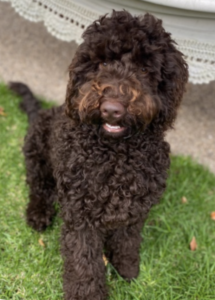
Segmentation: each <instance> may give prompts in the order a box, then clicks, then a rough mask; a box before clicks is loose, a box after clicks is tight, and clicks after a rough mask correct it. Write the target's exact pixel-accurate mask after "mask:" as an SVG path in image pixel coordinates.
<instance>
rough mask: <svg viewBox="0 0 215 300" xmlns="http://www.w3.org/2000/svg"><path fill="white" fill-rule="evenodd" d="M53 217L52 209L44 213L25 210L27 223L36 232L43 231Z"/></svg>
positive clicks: (53, 211)
mask: <svg viewBox="0 0 215 300" xmlns="http://www.w3.org/2000/svg"><path fill="white" fill-rule="evenodd" d="M54 215H55V210H54V208H53V209H51V210H46V211H39V210H30V209H29V207H28V209H27V223H28V225H29V226H31V227H32V228H33V229H35V230H37V231H44V230H45V229H46V228H47V227H48V226H49V225H50V224H51V223H52V219H53V216H54Z"/></svg>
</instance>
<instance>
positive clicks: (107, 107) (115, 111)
mask: <svg viewBox="0 0 215 300" xmlns="http://www.w3.org/2000/svg"><path fill="white" fill-rule="evenodd" d="M100 111H101V114H102V117H103V118H105V119H108V120H109V119H111V120H117V119H120V118H121V117H122V116H123V115H124V114H125V108H124V106H123V105H122V104H121V103H119V102H113V101H104V102H103V103H102V105H101V106H100Z"/></svg>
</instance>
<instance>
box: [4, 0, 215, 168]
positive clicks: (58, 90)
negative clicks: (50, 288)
mask: <svg viewBox="0 0 215 300" xmlns="http://www.w3.org/2000/svg"><path fill="white" fill-rule="evenodd" d="M11 2H12V3H11ZM11 2H1V1H0V81H1V82H4V83H7V82H8V81H21V82H24V83H26V84H28V85H29V86H30V87H31V89H32V90H33V92H34V93H36V94H37V95H39V96H41V97H43V98H45V99H47V100H53V101H55V102H56V103H59V104H60V103H63V101H64V98H65V91H66V85H67V78H68V74H67V68H68V66H69V64H70V62H71V60H72V57H73V55H74V53H75V51H76V49H77V46H78V45H77V43H76V42H80V41H81V32H82V31H83V30H84V27H85V25H82V27H80V26H79V24H77V27H76V28H75V27H74V26H73V31H72V34H73V35H74V40H73V41H72V39H73V36H70V35H71V33H70V32H69V30H70V27H68V28H67V27H65V26H64V23H63V22H62V18H64V21H65V16H66V18H69V12H66V13H65V14H64V15H63V16H61V14H58V13H57V12H55V11H51V8H50V9H49V15H48V17H45V18H44V20H42V17H41V21H40V13H41V6H43V8H45V9H46V11H47V6H46V3H49V2H50V1H41V2H42V3H41V2H38V3H37V5H38V8H39V9H40V10H38V11H37V12H36V13H35V11H31V6H29V9H28V10H27V11H26V15H25V18H23V17H22V16H21V15H23V11H24V8H23V7H21V6H22V5H21V4H20V3H25V2H26V3H27V2H28V3H30V2H32V3H36V2H37V1H36V0H34V1H33V0H32V1H29V0H27V1H15V0H14V1H11ZM66 2H69V1H65V3H66ZM71 2H74V3H75V1H71ZM76 2H77V1H76ZM81 2H83V1H80V3H81ZM97 2H98V1H97ZM110 2H111V1H110ZM112 2H116V1H112ZM121 2H123V1H122V0H121ZM139 2H140V1H139ZM139 2H138V3H139ZM143 2H144V1H142V3H141V4H142V5H144V3H145V6H146V11H150V12H152V13H155V14H156V9H155V6H153V5H152V6H150V7H149V6H147V5H149V4H148V3H147V2H144V3H143ZM150 2H156V1H150ZM157 2H159V1H157ZM160 2H162V0H160ZM166 2H168V0H166ZM174 2H175V1H173V2H172V3H174ZM178 2H179V3H180V1H178ZM182 2H184V1H182V0H181V3H182ZM194 2H195V1H194ZM197 2H198V1H197ZM199 2H201V3H202V2H203V1H199ZM206 2H210V1H206ZM206 2H205V3H206ZM44 3H45V4H44ZM125 3H126V5H127V6H126V9H128V7H130V8H131V9H130V10H131V12H133V11H134V9H133V7H132V5H133V4H134V3H136V8H135V9H136V10H137V9H138V5H139V4H138V3H137V1H136V2H135V1H125ZM132 3H133V4H132ZM187 3H188V4H189V1H188V2H187ZM85 4H86V1H85ZM161 4H162V3H161ZM182 4H183V3H182ZM188 4H187V5H188ZM19 5H20V6H19ZM95 5H96V1H92V7H93V6H95ZM121 5H122V4H121ZM213 5H214V4H213ZM12 6H14V7H15V8H16V10H15V9H14V8H13V7H12ZM110 6H111V4H110V5H109V7H108V8H107V9H109V10H110ZM113 6H114V7H116V8H117V7H118V6H117V4H116V3H114V5H113ZM173 6H174V5H173ZM83 7H84V4H83ZM188 8H189V7H188ZM211 8H212V6H211ZM103 9H104V10H105V5H104V6H103ZM159 9H160V12H161V13H162V12H163V13H164V14H165V16H166V18H167V19H166V21H165V22H164V25H165V24H167V29H168V31H170V32H171V24H173V23H174V20H176V23H177V22H179V23H183V22H182V21H181V19H180V20H179V19H178V20H179V21H177V16H180V15H183V13H184V15H186V14H187V10H183V7H181V8H180V7H179V8H177V16H176V15H174V11H173V10H171V9H170V8H168V7H166V6H162V5H161V6H159ZM200 9H202V11H200ZM214 9H215V7H214ZM195 10H196V12H195V15H192V13H191V14H190V16H188V15H186V18H187V20H188V21H192V20H194V18H196V19H195V20H197V21H196V24H200V23H201V22H200V21H198V16H199V20H201V16H203V17H204V14H207V12H205V11H204V7H203V6H202V7H197V8H195ZM17 11H19V13H18V12H17ZM94 11H95V10H94ZM96 12H97V14H99V13H100V12H101V14H103V13H102V9H100V10H99V8H98V7H97V11H96ZM67 13H68V16H67ZM83 13H84V12H83ZM81 14H82V13H81V12H79V15H78V14H77V15H76V16H77V18H79V19H80V18H81V17H82V16H81ZM157 15H158V17H160V15H159V13H158V14H157ZM208 15H209V19H210V20H213V17H214V20H215V10H214V12H210V13H209V14H208ZM26 16H27V18H28V19H31V21H37V22H31V21H29V20H27V19H26ZM52 16H53V19H51V20H50V18H52ZM95 16H96V14H95ZM43 17H44V15H43ZM92 17H93V14H91V16H90V17H89V18H88V19H87V20H88V21H89V23H91V18H92ZM205 19H206V17H205ZM53 20H54V22H53ZM214 20H213V22H214V24H215V21H214ZM61 22H62V23H61ZM74 22H76V23H78V22H77V21H76V20H73V19H70V22H69V25H70V26H71V25H73V24H72V23H74ZM55 24H56V28H57V30H58V31H57V30H55ZM190 24H191V23H190ZM211 24H212V23H210V26H211ZM86 25H87V24H86ZM188 25H189V22H188ZM188 25H187V26H188ZM200 25H201V24H200ZM192 26H193V25H192V24H191V27H192ZM201 26H202V25H201ZM207 26H208V25H207V22H206V25H205V32H207V33H208V34H207V39H209V40H210V35H211V48H210V53H209V52H208V53H209V54H210V57H209V59H207V53H206V54H205V56H204V60H205V64H207V63H208V60H210V64H209V67H210V68H211V69H209V70H208V71H207V73H208V74H206V77H205V78H206V79H205V80H204V78H203V79H202V82H203V83H201V84H200V83H198V84H194V83H193V82H199V81H201V80H199V79H196V78H195V74H197V73H198V72H199V70H195V68H193V67H192V74H193V80H191V82H190V83H189V84H188V87H187V93H186V94H185V96H184V99H183V103H182V105H181V107H180V109H179V114H178V119H177V121H176V124H175V129H173V130H171V131H170V132H168V134H167V137H166V138H167V140H168V141H169V142H170V144H171V149H172V152H173V153H174V154H184V155H190V156H192V157H193V158H195V159H196V160H197V161H198V162H200V163H202V164H204V165H205V166H207V167H208V168H209V169H210V170H211V171H212V172H213V173H215V80H214V79H215V78H213V76H211V75H213V74H215V59H214V60H213V58H212V60H211V57H215V50H214V49H215V46H214V44H213V45H212V43H215V36H214V33H213V32H212V31H210V30H209V27H208V31H207ZM176 27H177V26H176ZM176 27H174V26H172V28H173V38H174V33H175V34H176V29H175V28H176ZM210 28H211V27H210ZM47 29H48V30H49V32H48V30H47ZM183 29H184V30H186V26H185V27H184V28H183ZM214 29H215V27H214ZM61 30H62V31H61ZM174 31H175V32H174ZM197 31H198V30H197ZM197 31H195V32H194V31H193V30H192V28H191V31H190V35H193V36H194V39H196V40H198V32H197ZM213 31H215V30H213ZM50 32H51V34H50ZM68 32H69V34H70V35H69V34H68ZM61 33H62V34H61ZM177 33H178V38H179V41H180V38H183V31H180V30H178V31H177ZM60 34H61V35H60ZM195 34H196V35H197V36H196V37H195ZM205 36H206V35H205V34H204V32H203V35H202V38H203V39H204V38H205ZM203 42H205V41H203ZM205 43H206V42H205ZM182 48H183V47H182ZM191 48H192V47H190V49H191ZM205 48H207V47H205ZM191 50H192V49H191ZM182 51H183V49H182ZM192 59H193V58H192V56H191V57H190V63H192ZM196 61H197V60H196ZM201 63H202V61H201ZM210 76H211V77H210ZM209 77H210V78H209Z"/></svg>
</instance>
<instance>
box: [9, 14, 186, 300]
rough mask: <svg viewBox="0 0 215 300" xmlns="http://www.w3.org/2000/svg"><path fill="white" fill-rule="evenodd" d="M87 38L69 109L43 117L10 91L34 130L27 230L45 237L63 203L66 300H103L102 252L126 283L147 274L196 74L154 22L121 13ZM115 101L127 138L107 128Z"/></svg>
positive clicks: (29, 146)
mask: <svg viewBox="0 0 215 300" xmlns="http://www.w3.org/2000/svg"><path fill="white" fill-rule="evenodd" d="M83 39H84V42H83V43H82V44H81V45H80V46H79V48H78V50H77V53H76V55H75V57H74V59H73V61H72V63H71V65H70V67H69V74H70V79H69V82H68V87H67V95H66V103H65V104H64V105H63V106H61V107H58V108H52V109H50V110H46V111H43V110H40V111H39V110H38V104H36V103H37V102H35V98H34V96H33V94H32V93H31V92H30V90H29V89H28V88H27V87H26V86H23V85H22V84H19V83H12V84H11V89H12V90H14V91H15V92H16V93H18V94H21V95H22V96H23V98H24V101H23V102H22V109H24V110H25V111H26V112H27V113H28V115H29V120H30V123H31V125H30V128H29V131H28V134H27V136H26V139H25V145H24V154H25V159H26V168H27V183H28V185H29V186H30V195H29V196H30V202H29V204H28V208H27V222H28V224H29V225H30V226H32V227H33V228H34V229H36V230H38V231H41V230H44V229H45V228H46V227H47V226H48V225H49V224H50V223H51V221H52V218H53V216H54V214H55V210H54V206H53V204H54V201H55V200H56V198H58V201H59V203H60V207H61V216H62V218H63V222H64V223H63V228H62V238H61V244H62V247H61V249H62V255H63V258H64V293H65V299H66V300H104V299H106V297H107V291H106V287H105V266H104V263H103V259H102V255H103V251H105V253H106V256H107V257H108V259H109V261H110V262H111V263H112V265H113V266H114V267H115V268H116V270H117V271H118V272H119V274H120V275H121V276H122V277H123V278H125V279H127V280H131V279H132V278H135V277H137V276H138V272H139V247H140V243H141V234H140V233H141V229H142V226H143V223H144V220H145V219H146V217H147V214H148V212H149V210H150V208H151V207H152V205H154V204H155V203H157V202H158V201H159V199H160V197H161V195H162V193H163V191H164V189H165V186H166V178H167V170H168V168H169V153H170V149H169V145H168V143H166V142H165V141H164V132H165V131H166V130H167V129H168V128H170V127H171V126H172V124H173V122H174V120H175V117H176V112H177V108H178V106H179V104H180V101H181V99H182V95H183V93H184V90H185V84H186V82H187V78H188V72H187V65H186V63H185V61H184V59H183V55H182V54H181V53H180V52H179V51H178V50H177V49H176V47H175V43H174V41H173V40H172V39H171V36H170V34H169V33H167V32H166V31H165V30H164V29H163V27H162V22H161V21H160V20H157V19H156V18H154V17H153V16H152V15H149V14H146V15H145V16H141V17H132V16H131V15H130V14H129V13H128V12H126V11H121V12H115V11H114V12H113V13H112V15H111V16H110V17H108V16H103V17H101V18H100V19H99V20H97V21H95V22H94V23H93V24H92V25H90V26H89V27H88V28H87V29H86V31H85V32H84V34H83ZM23 89H24V92H23ZM21 90H22V92H21ZM26 95H27V96H26ZM29 99H31V100H32V101H30V100H29ZM110 99H111V101H113V102H119V103H120V104H121V105H122V106H123V107H124V108H125V111H126V113H125V114H124V115H123V117H121V118H120V119H119V120H118V121H117V124H118V125H120V126H123V128H125V130H124V131H123V132H122V133H119V134H112V133H110V132H106V131H105V129H104V126H103V124H104V123H105V122H106V120H105V118H103V116H102V114H101V110H100V108H101V104H102V103H104V101H106V100H107V101H110ZM29 107H30V109H29ZM32 107H33V109H32ZM35 114H36V115H37V117H36V119H35ZM114 122H115V121H114ZM103 249H104V250H103Z"/></svg>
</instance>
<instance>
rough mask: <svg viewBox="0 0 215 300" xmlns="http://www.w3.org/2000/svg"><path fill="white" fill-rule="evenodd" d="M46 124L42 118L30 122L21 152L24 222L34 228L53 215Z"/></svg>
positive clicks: (53, 185)
mask: <svg viewBox="0 0 215 300" xmlns="http://www.w3.org/2000/svg"><path fill="white" fill-rule="evenodd" d="M48 136H49V133H48V126H47V125H46V124H45V122H44V121H43V120H41V123H40V120H38V122H36V123H35V124H33V125H32V126H31V127H30V129H29V131H28V134H27V136H26V139H25V145H24V148H23V150H24V155H25V163H26V171H27V179H26V181H27V184H28V185H29V188H30V191H29V198H30V202H29V203H28V207H27V211H26V217H27V223H28V224H29V225H30V226H31V227H33V228H34V229H35V230H37V231H42V230H44V229H46V227H47V226H48V225H50V224H51V221H52V219H53V216H54V215H55V209H54V202H55V200H56V197H57V193H56V183H55V180H54V178H53V175H52V167H51V163H50V160H49V150H48V142H47V139H48Z"/></svg>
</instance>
